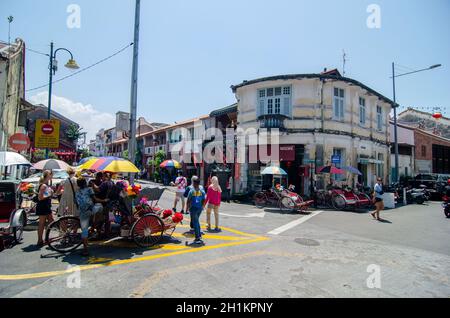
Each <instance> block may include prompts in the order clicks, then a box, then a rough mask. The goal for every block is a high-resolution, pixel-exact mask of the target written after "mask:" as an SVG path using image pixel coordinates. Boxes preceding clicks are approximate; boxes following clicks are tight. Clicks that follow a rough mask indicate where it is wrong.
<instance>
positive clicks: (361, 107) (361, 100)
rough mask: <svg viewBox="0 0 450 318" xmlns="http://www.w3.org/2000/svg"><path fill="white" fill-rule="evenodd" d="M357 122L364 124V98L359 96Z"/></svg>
mask: <svg viewBox="0 0 450 318" xmlns="http://www.w3.org/2000/svg"><path fill="white" fill-rule="evenodd" d="M359 123H360V124H361V125H365V124H366V99H365V98H362V97H360V98H359Z"/></svg>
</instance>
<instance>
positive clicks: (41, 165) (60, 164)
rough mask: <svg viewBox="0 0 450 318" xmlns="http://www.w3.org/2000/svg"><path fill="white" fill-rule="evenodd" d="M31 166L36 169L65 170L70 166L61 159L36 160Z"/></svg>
mask: <svg viewBox="0 0 450 318" xmlns="http://www.w3.org/2000/svg"><path fill="white" fill-rule="evenodd" d="M33 167H34V168H35V169H37V170H55V169H60V170H67V169H68V168H70V166H69V165H68V164H67V163H65V162H64V161H61V160H56V159H47V160H41V161H39V162H36V163H35V164H34V165H33Z"/></svg>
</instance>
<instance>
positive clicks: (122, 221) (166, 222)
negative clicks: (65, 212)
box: [46, 188, 181, 253]
mask: <svg viewBox="0 0 450 318" xmlns="http://www.w3.org/2000/svg"><path fill="white" fill-rule="evenodd" d="M164 190H165V188H147V189H144V190H142V191H141V192H140V193H139V195H138V196H137V197H136V198H135V199H134V200H133V204H132V206H131V210H132V212H131V213H130V214H128V213H127V212H126V211H125V209H123V205H121V204H120V203H119V202H118V201H113V202H112V203H111V204H110V206H109V214H110V215H112V216H113V219H112V220H111V219H110V221H112V222H111V225H112V227H116V228H118V229H119V232H118V233H117V237H122V238H126V239H129V240H132V241H134V242H135V243H136V245H137V246H139V247H144V248H148V247H151V246H154V245H155V244H157V243H159V242H160V241H161V240H162V238H163V236H164V235H166V236H171V235H172V234H173V232H174V231H175V228H176V226H177V224H178V222H179V221H181V220H174V217H175V216H173V217H171V215H169V213H168V211H169V212H172V211H171V210H163V209H162V208H161V207H159V206H158V201H159V199H160V198H161V196H162V194H163V192H164ZM138 202H140V204H138V205H137V206H138V207H137V208H136V207H135V204H136V203H138ZM142 202H145V204H143V203H142ZM170 214H172V213H170ZM46 241H47V244H48V246H49V247H50V248H51V249H52V250H54V251H57V252H59V253H68V252H71V251H73V250H75V249H76V248H78V247H79V246H80V245H81V244H82V240H81V225H80V219H79V218H78V217H74V216H65V217H62V218H60V219H58V220H57V221H54V222H53V223H51V224H50V225H49V227H48V229H47V232H46Z"/></svg>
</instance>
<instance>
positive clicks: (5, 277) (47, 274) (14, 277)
mask: <svg viewBox="0 0 450 318" xmlns="http://www.w3.org/2000/svg"><path fill="white" fill-rule="evenodd" d="M266 240H269V238H267V237H263V236H260V237H258V238H254V239H249V240H242V241H237V242H230V243H222V244H217V245H211V246H203V247H199V248H189V249H183V250H179V251H174V252H170V253H164V254H156V255H149V256H143V257H137V258H132V259H125V260H115V261H110V262H106V263H102V264H94V265H82V266H79V267H72V268H71V269H68V270H60V271H50V272H41V273H31V274H15V275H0V280H24V279H34V278H45V277H53V276H59V275H64V274H69V273H73V272H74V271H77V270H80V271H85V270H91V269H97V268H104V267H110V266H116V265H123V264H131V263H137V262H143V261H150V260H155V259H160V258H166V257H171V256H175V255H182V254H187V253H197V252H201V251H208V250H213V249H218V248H222V247H231V246H238V245H244V244H250V243H256V242H261V241H266Z"/></svg>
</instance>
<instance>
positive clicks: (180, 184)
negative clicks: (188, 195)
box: [175, 177, 187, 193]
mask: <svg viewBox="0 0 450 318" xmlns="http://www.w3.org/2000/svg"><path fill="white" fill-rule="evenodd" d="M175 184H176V185H177V192H182V193H184V191H185V190H186V186H187V180H186V178H185V177H178V178H176V179H175Z"/></svg>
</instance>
